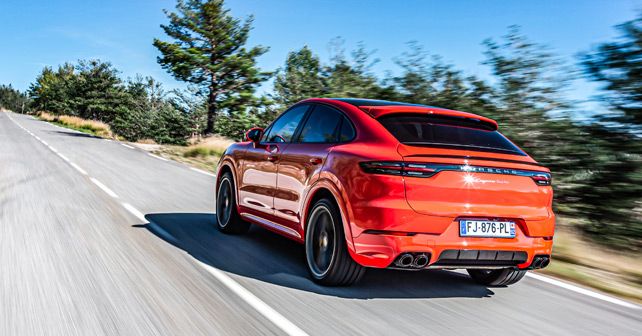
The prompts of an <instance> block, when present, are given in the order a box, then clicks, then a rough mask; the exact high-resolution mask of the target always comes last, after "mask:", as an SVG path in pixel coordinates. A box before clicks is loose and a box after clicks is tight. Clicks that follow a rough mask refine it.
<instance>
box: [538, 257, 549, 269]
mask: <svg viewBox="0 0 642 336" xmlns="http://www.w3.org/2000/svg"><path fill="white" fill-rule="evenodd" d="M550 263H551V258H549V257H544V258H543V259H542V263H541V264H540V265H539V266H540V268H544V267H546V266H548V264H550Z"/></svg>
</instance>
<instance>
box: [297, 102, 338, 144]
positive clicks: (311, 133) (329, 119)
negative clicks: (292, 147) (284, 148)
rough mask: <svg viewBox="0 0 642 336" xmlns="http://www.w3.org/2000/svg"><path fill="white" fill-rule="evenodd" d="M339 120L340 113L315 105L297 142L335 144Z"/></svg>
mask: <svg viewBox="0 0 642 336" xmlns="http://www.w3.org/2000/svg"><path fill="white" fill-rule="evenodd" d="M341 118H342V115H341V113H340V112H338V111H336V110H335V109H333V108H331V107H328V106H325V105H316V106H315V107H314V110H312V113H310V117H309V118H308V120H307V121H306V122H305V125H304V126H303V129H302V130H301V135H300V136H299V141H300V142H317V143H328V142H337V132H338V128H339V127H340V126H341Z"/></svg>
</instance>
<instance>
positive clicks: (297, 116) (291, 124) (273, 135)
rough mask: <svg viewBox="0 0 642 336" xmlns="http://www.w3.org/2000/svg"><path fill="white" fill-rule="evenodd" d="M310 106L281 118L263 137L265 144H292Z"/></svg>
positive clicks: (290, 111) (296, 108)
mask: <svg viewBox="0 0 642 336" xmlns="http://www.w3.org/2000/svg"><path fill="white" fill-rule="evenodd" d="M309 107H310V106H309V105H300V106H297V107H294V108H292V109H291V110H288V111H286V112H285V113H284V114H283V115H282V116H280V117H279V118H278V119H277V120H276V121H275V122H274V124H272V126H270V129H269V130H268V131H267V132H266V134H265V135H264V136H263V139H261V141H263V142H290V141H292V136H293V135H294V132H295V131H296V128H297V127H298V126H299V122H301V119H302V118H303V116H304V115H305V112H306V111H307V110H308V108H309Z"/></svg>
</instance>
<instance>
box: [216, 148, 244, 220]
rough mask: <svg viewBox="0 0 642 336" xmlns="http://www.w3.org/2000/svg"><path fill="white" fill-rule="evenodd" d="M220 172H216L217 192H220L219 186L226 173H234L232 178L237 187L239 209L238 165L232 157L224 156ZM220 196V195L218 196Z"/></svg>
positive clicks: (220, 164)
mask: <svg viewBox="0 0 642 336" xmlns="http://www.w3.org/2000/svg"><path fill="white" fill-rule="evenodd" d="M217 170H218V172H217V173H216V186H215V189H214V192H215V193H218V188H219V185H220V183H221V178H222V177H223V175H224V174H225V173H228V172H229V173H230V174H232V180H234V188H235V189H236V190H235V192H234V194H235V195H236V207H237V210H238V207H239V204H240V203H239V193H238V185H239V184H238V178H237V174H236V167H235V165H234V162H232V160H231V159H230V158H225V157H224V158H223V159H222V160H221V162H220V163H219V165H218V169H217ZM217 197H218V196H217Z"/></svg>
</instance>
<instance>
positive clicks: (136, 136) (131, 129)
mask: <svg viewBox="0 0 642 336" xmlns="http://www.w3.org/2000/svg"><path fill="white" fill-rule="evenodd" d="M29 94H30V96H31V98H32V99H33V102H32V108H34V109H36V110H44V111H49V112H51V113H54V114H58V115H72V116H78V117H81V118H84V119H93V120H99V121H102V122H105V123H107V124H109V125H110V126H111V128H112V130H113V131H114V132H116V133H117V134H118V135H120V136H122V137H123V138H125V139H127V140H131V141H136V140H140V139H153V140H155V141H156V142H158V143H178V144H180V143H185V141H186V139H187V138H188V137H189V136H190V135H191V133H192V124H191V123H190V116H189V113H186V112H184V111H182V110H181V109H180V108H179V107H178V106H177V104H175V103H174V102H173V101H172V99H170V98H168V97H167V96H166V94H165V92H164V90H163V88H162V85H161V84H160V83H159V82H157V81H155V80H154V79H153V78H151V77H145V78H143V77H140V76H138V77H136V78H135V79H133V80H128V81H123V80H122V79H120V77H119V76H118V71H117V70H116V69H115V68H114V67H113V66H112V65H111V64H109V63H105V62H101V61H99V60H89V61H83V60H81V61H79V62H78V63H77V64H76V65H73V64H71V63H65V64H63V65H61V66H59V67H58V68H57V70H55V71H54V70H53V69H52V68H50V67H45V68H44V69H43V70H42V72H41V73H40V74H39V75H38V77H37V78H36V81H35V83H33V84H32V85H31V87H30V89H29Z"/></svg>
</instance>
